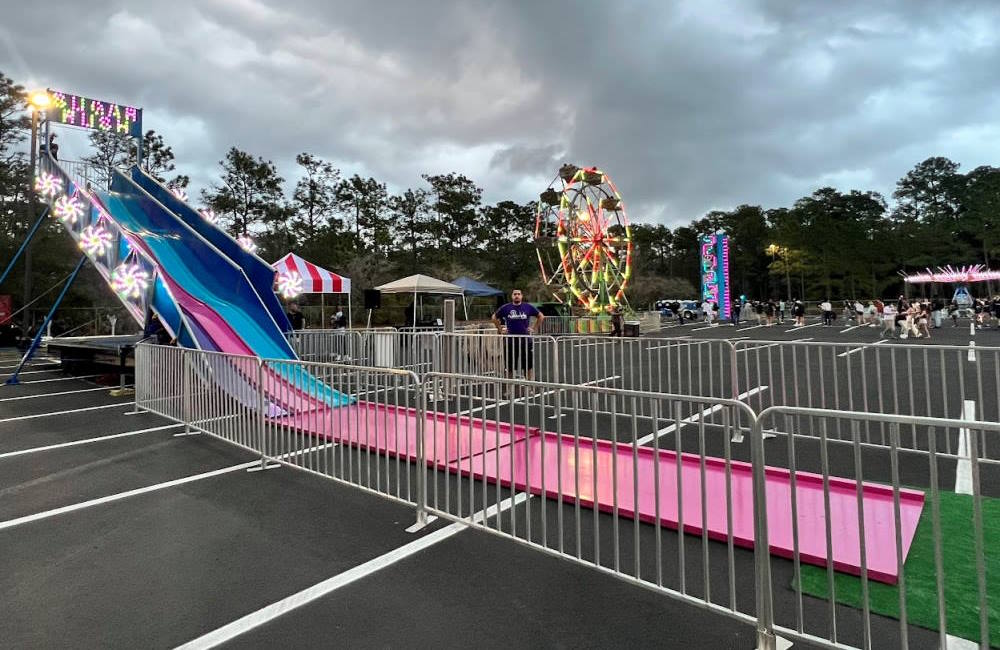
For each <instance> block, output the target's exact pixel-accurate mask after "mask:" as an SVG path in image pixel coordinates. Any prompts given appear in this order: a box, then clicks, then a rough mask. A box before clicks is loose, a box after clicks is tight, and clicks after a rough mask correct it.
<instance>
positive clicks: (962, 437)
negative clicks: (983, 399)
mask: <svg viewBox="0 0 1000 650" xmlns="http://www.w3.org/2000/svg"><path fill="white" fill-rule="evenodd" d="M962 419H963V420H969V421H970V422H974V421H975V419H976V403H975V402H974V401H973V400H968V399H967V400H965V403H964V404H963V405H962ZM971 435H973V434H972V431H971V430H970V429H959V430H958V454H957V455H958V463H957V464H956V466H955V493H956V494H972V458H971V456H970V455H969V453H970V450H971V448H972V443H971V441H970V440H969V436H971Z"/></svg>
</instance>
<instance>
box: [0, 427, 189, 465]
mask: <svg viewBox="0 0 1000 650" xmlns="http://www.w3.org/2000/svg"><path fill="white" fill-rule="evenodd" d="M179 426H181V425H180V424H165V425H163V426H161V427H150V428H148V429H136V430H135V431H126V432H124V433H113V434H110V435H107V436H98V437H97V438H87V439H86V440H72V441H70V442H60V443H59V444H55V445H45V446H44V447H31V448H30V449H21V450H19V451H8V452H7V453H5V454H0V458H13V457H14V456H23V455H25V454H34V453H36V452H39V451H49V450H52V449H63V448H64V447H76V446H77V445H88V444H90V443H92V442H101V441H103V440H111V439H113V438H125V437H127V436H137V435H139V434H141V433H151V432H153V431H163V430H164V429H173V428H174V427H179Z"/></svg>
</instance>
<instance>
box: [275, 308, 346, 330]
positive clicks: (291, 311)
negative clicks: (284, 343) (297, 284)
mask: <svg viewBox="0 0 1000 650" xmlns="http://www.w3.org/2000/svg"><path fill="white" fill-rule="evenodd" d="M285 315H286V316H288V322H289V323H291V325H292V329H293V330H301V329H305V327H306V318H305V315H304V314H303V313H302V308H301V307H299V303H297V302H290V303H288V309H287V310H286V311H285ZM330 329H335V330H343V329H347V316H345V315H344V310H343V309H340V308H339V307H338V308H337V311H336V313H334V314H333V315H332V316H330Z"/></svg>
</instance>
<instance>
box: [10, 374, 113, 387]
mask: <svg viewBox="0 0 1000 650" xmlns="http://www.w3.org/2000/svg"><path fill="white" fill-rule="evenodd" d="M21 374H24V373H21ZM98 376H99V375H75V376H73V377H55V378H53V379H32V380H31V381H22V382H21V384H45V383H48V382H50V381H72V380H74V379H93V378H94V377H98Z"/></svg>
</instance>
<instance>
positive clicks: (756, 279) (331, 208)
mask: <svg viewBox="0 0 1000 650" xmlns="http://www.w3.org/2000/svg"><path fill="white" fill-rule="evenodd" d="M28 125H29V123H28V113H27V104H26V94H25V90H24V88H23V87H21V86H19V85H17V84H16V83H14V81H13V80H11V79H9V78H8V77H6V76H4V75H3V74H2V73H0V260H8V259H10V257H11V255H13V251H14V250H16V248H17V246H18V245H19V244H20V241H21V240H22V238H23V237H24V234H25V233H26V232H27V229H28V227H29V226H30V224H31V222H32V221H33V219H32V218H31V214H30V207H29V201H28V187H29V182H30V179H29V175H30V173H29V169H28V163H27V154H28V152H27V145H26V137H27V130H28ZM91 143H92V145H93V146H92V151H91V153H90V154H89V155H87V156H86V157H84V160H85V161H87V162H89V163H91V164H93V165H94V166H96V167H97V168H98V169H99V170H110V169H113V168H119V169H126V168H127V167H128V166H130V165H131V164H133V163H135V162H136V160H135V153H134V148H133V147H131V146H130V143H129V142H128V141H127V139H126V138H124V137H122V136H120V135H116V134H113V133H106V132H94V133H92V134H91ZM142 151H143V160H142V164H143V166H144V167H146V169H147V170H148V171H149V172H150V173H151V174H152V175H154V176H156V177H157V178H159V179H160V180H162V181H164V182H165V183H167V184H169V185H172V186H175V187H186V186H187V185H188V184H189V182H190V179H189V178H188V177H187V176H185V175H183V174H179V173H178V172H177V169H176V163H175V155H174V152H173V149H172V147H171V146H169V145H168V144H167V143H166V142H165V141H164V139H163V137H162V136H161V135H160V134H158V133H156V132H155V131H148V132H147V133H146V134H145V136H144V139H143V149H142ZM218 169H219V174H218V177H217V179H216V180H215V181H214V182H212V184H211V185H210V186H209V187H207V188H205V189H204V190H202V191H201V193H200V195H199V196H198V197H191V201H192V203H194V204H196V205H201V206H203V207H205V208H208V209H211V210H212V211H214V212H215V214H216V215H217V216H218V217H219V218H220V224H221V225H222V226H223V227H225V228H226V229H227V230H228V231H229V232H230V233H232V234H234V235H242V234H250V235H251V236H253V237H254V239H255V240H256V242H257V244H258V245H259V247H260V248H259V251H258V252H259V254H260V255H261V256H262V257H263V258H264V259H267V260H274V259H277V258H278V257H280V256H282V255H284V254H285V253H286V252H288V251H290V250H293V251H295V252H297V253H298V254H299V255H301V256H302V257H305V258H306V259H309V260H310V261H313V262H315V263H317V264H319V265H320V266H324V267H326V268H329V269H331V270H334V271H336V272H339V273H342V274H344V275H346V276H348V277H351V278H352V281H353V286H354V287H355V290H356V291H357V292H358V293H359V295H358V296H356V297H355V300H356V301H357V302H358V303H360V292H361V290H363V289H364V288H368V287H372V286H375V285H377V284H379V283H381V282H384V281H388V280H391V279H394V278H396V277H400V276H403V275H407V274H411V273H417V272H420V273H426V274H428V275H433V276H435V277H439V278H442V279H445V280H451V279H454V278H455V277H457V276H459V275H469V276H472V277H475V278H479V279H481V280H483V281H484V282H487V283H489V284H493V285H494V286H497V287H500V288H502V289H504V290H506V291H509V290H510V289H511V288H512V287H514V286H519V287H521V288H523V289H525V290H526V291H527V293H528V295H529V296H530V297H531V298H532V299H534V300H545V299H548V296H547V295H545V293H544V287H543V285H542V283H541V280H540V277H539V272H538V268H537V267H538V263H537V260H536V255H535V250H534V244H533V242H532V238H533V233H534V222H535V204H534V202H528V203H520V202H517V201H512V200H502V201H499V202H496V203H487V202H485V201H484V200H483V190H482V188H481V187H479V186H478V185H477V184H476V183H475V181H474V180H472V179H470V178H468V177H467V176H465V175H463V174H461V173H457V172H449V173H438V174H424V175H423V176H422V177H421V178H422V183H421V184H420V185H419V186H416V187H411V188H406V189H403V190H400V191H398V192H393V191H390V190H389V188H388V187H387V185H386V184H385V183H384V182H382V181H380V180H378V179H376V178H372V177H363V176H361V175H358V174H353V175H350V176H348V175H346V174H344V173H343V172H342V171H341V170H340V169H338V168H337V167H336V166H335V165H334V164H333V163H331V162H330V161H328V160H324V159H323V158H322V157H320V156H318V155H316V154H314V153H306V152H303V153H301V154H299V155H298V156H296V159H295V166H294V168H290V169H285V170H279V169H278V167H277V165H275V164H274V163H273V162H272V161H271V160H268V159H266V158H265V157H262V156H259V155H255V154H254V153H252V152H248V151H244V150H242V149H240V148H237V147H231V148H230V149H229V150H228V151H227V152H226V153H225V156H224V157H223V158H222V160H220V161H219V168H218ZM285 174H288V175H290V176H291V177H292V179H293V182H291V183H289V182H288V181H287V180H286V177H285ZM107 177H108V173H107V171H105V172H104V176H103V179H104V180H106V179H107ZM286 188H287V191H286ZM539 189H540V190H541V189H544V188H539ZM625 198H626V201H627V199H628V197H627V195H626V197H625ZM891 198H892V199H893V202H892V204H891V205H890V203H889V201H887V199H886V198H885V197H884V196H882V195H880V194H879V193H878V192H874V191H870V190H849V191H841V190H838V189H835V188H832V187H821V188H818V189H816V190H815V191H814V192H813V193H812V194H810V195H809V196H805V197H802V198H800V199H799V200H797V201H795V202H794V203H793V204H792V205H791V206H787V207H775V208H766V207H763V206H759V205H740V206H738V207H736V208H734V209H732V210H728V211H711V212H708V213H707V214H705V215H703V216H700V217H698V218H696V219H694V220H692V221H691V222H690V223H689V224H688V225H683V226H679V227H675V228H670V227H667V226H665V225H662V224H650V223H645V222H643V220H642V215H640V214H635V213H632V214H631V215H630V218H631V219H632V221H633V224H632V236H633V241H634V243H635V245H636V252H635V255H634V271H633V279H632V283H631V289H630V290H629V292H628V294H629V298H630V301H631V302H632V304H633V306H636V307H644V306H646V305H648V304H649V303H651V302H653V301H655V300H656V299H659V298H688V297H690V298H694V297H696V295H697V287H698V286H699V285H700V276H699V268H700V265H699V253H698V239H699V237H700V236H702V235H704V234H708V233H714V232H720V231H721V232H725V233H727V234H728V235H729V237H730V268H731V271H730V275H731V281H732V286H733V291H734V293H735V294H740V293H742V294H746V295H747V296H750V297H757V298H764V297H779V296H780V297H785V296H786V294H787V295H788V296H790V297H802V298H805V299H807V300H818V299H823V298H831V299H841V298H853V297H858V298H864V297H872V296H888V295H893V294H896V293H900V292H901V290H902V287H901V284H902V283H901V279H900V277H899V273H898V272H899V271H907V270H917V269H923V268H924V267H926V266H936V265H940V264H976V263H980V264H986V265H989V264H990V263H991V261H992V259H993V257H995V256H996V255H997V248H998V246H1000V241H998V238H1000V232H998V231H997V229H996V228H994V224H995V221H996V215H997V209H998V205H1000V168H997V167H990V166H983V167H977V168H975V169H972V170H970V171H968V172H964V173H963V172H962V171H961V170H960V166H959V164H958V163H956V162H954V161H951V160H949V159H947V158H943V157H932V158H928V159H927V160H924V161H922V162H920V163H918V164H917V165H915V166H914V167H913V169H911V170H909V171H908V172H906V174H905V175H904V176H903V177H902V178H900V179H899V181H898V182H897V184H896V189H895V191H894V192H893V195H892V197H891ZM36 246H37V248H36V250H39V249H43V248H44V249H45V250H46V251H48V250H51V251H53V254H49V253H48V252H46V253H44V254H37V253H36V255H35V259H36V263H35V273H36V274H37V275H38V278H37V279H36V281H35V285H36V286H37V287H41V286H43V285H44V286H48V285H47V282H49V281H55V279H57V278H58V277H59V276H60V275H61V274H64V272H66V273H68V271H69V269H70V268H71V267H72V264H73V261H74V257H75V255H74V254H72V253H69V254H68V255H63V254H60V252H61V251H63V249H66V251H67V252H68V251H69V249H70V248H71V246H70V244H69V238H67V237H64V236H62V237H61V238H60V233H59V227H58V225H55V224H50V225H49V226H48V227H47V228H46V231H45V232H44V233H42V236H41V240H40V242H39V243H38V244H37V245H36ZM17 271H18V272H19V271H20V269H18V270H17ZM22 279H23V278H21V277H18V273H17V272H15V273H14V274H13V277H12V278H11V279H10V280H8V282H9V283H10V284H9V285H8V286H7V287H2V288H0V293H4V292H9V293H12V294H14V295H15V304H17V303H18V302H19V300H18V299H19V298H21V296H19V295H18V293H19V292H18V291H17V290H16V288H17V287H20V286H21V282H22ZM91 279H92V280H93V279H94V278H91ZM92 284H93V283H92ZM101 289H103V287H101ZM101 289H95V288H94V287H92V286H91V287H86V286H85V287H82V288H81V287H78V288H77V289H75V297H74V298H71V303H72V302H73V301H74V300H75V301H76V302H86V301H88V300H89V301H104V302H108V301H113V299H112V298H111V297H110V295H109V294H108V292H106V291H104V292H103V293H102V291H101ZM989 290H990V291H992V287H990V288H989ZM99 294H100V295H99Z"/></svg>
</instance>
